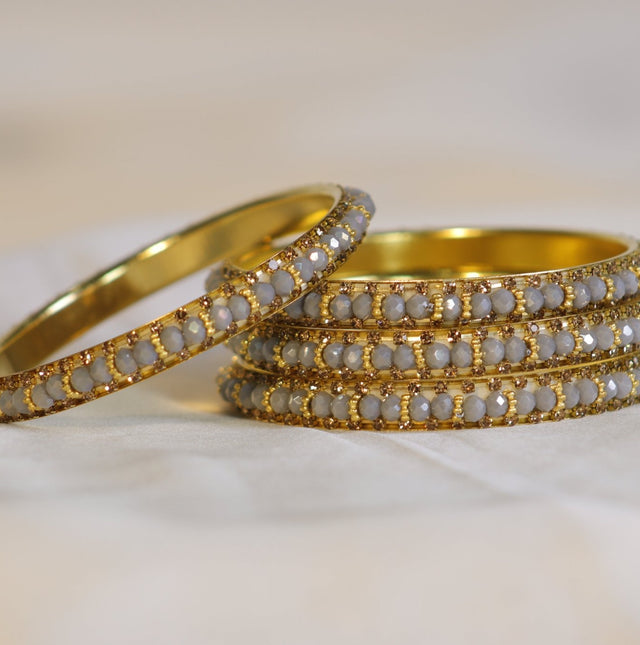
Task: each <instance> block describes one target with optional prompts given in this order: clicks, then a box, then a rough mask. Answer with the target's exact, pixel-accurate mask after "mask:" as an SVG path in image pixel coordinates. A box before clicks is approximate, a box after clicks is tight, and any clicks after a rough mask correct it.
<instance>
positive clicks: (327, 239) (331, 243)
mask: <svg viewBox="0 0 640 645" xmlns="http://www.w3.org/2000/svg"><path fill="white" fill-rule="evenodd" d="M320 244H324V245H325V246H327V247H329V249H331V252H332V253H333V254H334V255H337V254H338V253H339V252H340V242H339V241H338V240H337V239H336V238H335V237H333V235H328V234H325V235H323V236H322V237H321V238H320Z"/></svg>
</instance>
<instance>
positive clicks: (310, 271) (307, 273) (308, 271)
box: [293, 258, 315, 282]
mask: <svg viewBox="0 0 640 645" xmlns="http://www.w3.org/2000/svg"><path fill="white" fill-rule="evenodd" d="M293 268H294V269H296V270H297V271H298V273H299V274H300V277H301V278H302V280H304V282H309V280H311V278H313V275H314V273H315V268H314V266H313V262H311V260H309V259H308V258H297V259H296V260H294V261H293Z"/></svg>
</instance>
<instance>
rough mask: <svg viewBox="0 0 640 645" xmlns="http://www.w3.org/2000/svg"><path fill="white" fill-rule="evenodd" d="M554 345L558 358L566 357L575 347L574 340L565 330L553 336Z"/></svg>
mask: <svg viewBox="0 0 640 645" xmlns="http://www.w3.org/2000/svg"><path fill="white" fill-rule="evenodd" d="M555 343H556V354H558V356H567V355H568V354H571V352H572V351H573V350H574V349H575V347H576V339H575V338H574V337H573V334H572V333H571V332H570V331H568V330H567V329H563V330H561V331H559V332H558V333H557V334H556V335H555Z"/></svg>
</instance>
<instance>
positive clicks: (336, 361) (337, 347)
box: [322, 343, 344, 369]
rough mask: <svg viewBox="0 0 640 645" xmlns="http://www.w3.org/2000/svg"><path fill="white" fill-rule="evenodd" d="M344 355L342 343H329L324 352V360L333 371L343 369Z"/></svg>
mask: <svg viewBox="0 0 640 645" xmlns="http://www.w3.org/2000/svg"><path fill="white" fill-rule="evenodd" d="M343 353H344V345H343V344H342V343H329V344H328V345H327V346H326V347H325V348H324V349H323V350H322V358H323V359H324V362H325V363H326V364H327V365H328V366H329V367H332V368H333V369H338V368H340V367H342V365H343V362H342V355H343Z"/></svg>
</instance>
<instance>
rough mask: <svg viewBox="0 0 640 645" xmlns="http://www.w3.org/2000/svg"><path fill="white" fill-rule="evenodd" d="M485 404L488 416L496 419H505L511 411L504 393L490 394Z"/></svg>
mask: <svg viewBox="0 0 640 645" xmlns="http://www.w3.org/2000/svg"><path fill="white" fill-rule="evenodd" d="M485 403H486V405H487V414H488V415H489V416H490V417H493V418H494V419H497V418H498V417H503V416H504V415H505V414H506V413H507V411H508V410H509V399H507V397H506V396H505V395H504V394H503V393H502V392H490V393H489V394H488V395H487V399H486V401H485Z"/></svg>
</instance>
